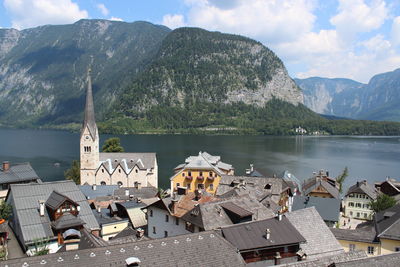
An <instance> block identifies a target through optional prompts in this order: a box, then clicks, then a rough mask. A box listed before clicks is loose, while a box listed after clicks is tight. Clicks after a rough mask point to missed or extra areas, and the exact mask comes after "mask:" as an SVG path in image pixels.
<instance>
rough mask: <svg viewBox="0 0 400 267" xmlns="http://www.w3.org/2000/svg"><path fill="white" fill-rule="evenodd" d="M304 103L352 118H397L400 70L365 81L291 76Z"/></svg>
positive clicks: (399, 102) (319, 110)
mask: <svg viewBox="0 0 400 267" xmlns="http://www.w3.org/2000/svg"><path fill="white" fill-rule="evenodd" d="M295 81H296V83H297V84H298V85H299V86H300V88H302V90H303V92H304V98H305V105H306V106H308V107H309V108H310V109H312V110H313V111H315V112H317V113H321V114H327V115H334V116H339V117H348V118H355V119H370V120H391V121H400V69H397V70H395V71H392V72H387V73H383V74H378V75H375V76H374V77H372V79H371V80H370V81H369V83H368V84H361V83H358V82H356V81H353V80H349V79H327V78H316V77H315V78H308V79H295Z"/></svg>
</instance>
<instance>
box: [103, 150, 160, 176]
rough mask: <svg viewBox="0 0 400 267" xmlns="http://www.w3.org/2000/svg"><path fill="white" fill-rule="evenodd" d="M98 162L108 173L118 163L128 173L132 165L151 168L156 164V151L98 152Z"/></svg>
mask: <svg viewBox="0 0 400 267" xmlns="http://www.w3.org/2000/svg"><path fill="white" fill-rule="evenodd" d="M100 162H102V163H103V165H104V167H105V168H106V169H107V170H108V172H109V173H112V172H113V171H114V170H115V168H117V167H118V165H120V166H121V167H122V169H124V171H125V172H126V173H130V172H131V170H132V169H133V167H135V165H136V166H138V167H139V169H141V170H145V169H152V168H154V167H155V165H156V153H109V152H100Z"/></svg>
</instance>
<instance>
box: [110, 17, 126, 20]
mask: <svg viewBox="0 0 400 267" xmlns="http://www.w3.org/2000/svg"><path fill="white" fill-rule="evenodd" d="M110 20H114V21H124V20H123V19H121V18H117V17H111V18H110Z"/></svg>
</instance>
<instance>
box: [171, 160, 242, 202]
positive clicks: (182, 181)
mask: <svg viewBox="0 0 400 267" xmlns="http://www.w3.org/2000/svg"><path fill="white" fill-rule="evenodd" d="M174 172H175V174H174V175H173V176H172V177H171V178H170V180H171V192H175V191H177V190H178V189H179V188H181V189H182V188H184V189H186V190H187V191H188V192H194V191H195V190H196V189H198V190H205V191H206V192H208V193H211V194H214V193H215V191H216V190H217V187H218V185H219V181H220V179H221V175H224V174H225V175H233V174H234V168H233V166H232V165H230V164H227V163H224V162H222V161H221V157H220V156H212V155H210V154H208V153H207V152H199V155H198V156H190V157H188V158H186V160H185V163H182V164H180V165H178V166H177V167H176V168H175V169H174Z"/></svg>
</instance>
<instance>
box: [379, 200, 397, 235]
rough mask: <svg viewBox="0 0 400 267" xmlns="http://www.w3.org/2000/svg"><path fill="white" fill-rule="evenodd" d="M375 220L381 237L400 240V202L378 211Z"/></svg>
mask: <svg viewBox="0 0 400 267" xmlns="http://www.w3.org/2000/svg"><path fill="white" fill-rule="evenodd" d="M374 222H375V227H376V228H375V229H376V233H377V235H378V237H379V238H387V239H394V240H400V204H397V205H395V206H393V207H391V208H389V209H386V210H384V211H381V212H378V213H376V214H375V216H374Z"/></svg>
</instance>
